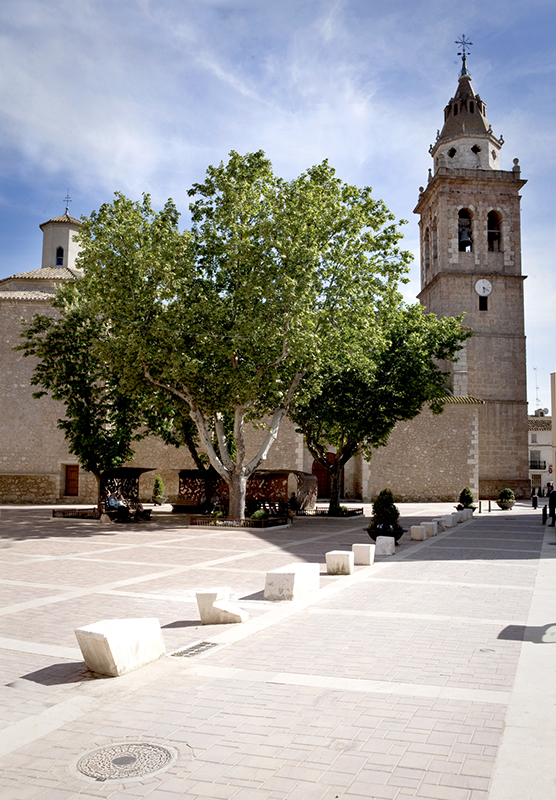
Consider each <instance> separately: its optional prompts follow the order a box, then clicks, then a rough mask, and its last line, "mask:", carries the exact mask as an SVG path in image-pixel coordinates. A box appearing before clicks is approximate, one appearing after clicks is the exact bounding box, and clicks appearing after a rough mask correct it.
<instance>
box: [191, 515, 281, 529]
mask: <svg viewBox="0 0 556 800" xmlns="http://www.w3.org/2000/svg"><path fill="white" fill-rule="evenodd" d="M288 521H289V520H288V518H287V517H269V518H268V519H226V518H224V517H221V518H219V517H208V516H204V515H203V516H197V517H191V523H190V524H191V525H202V526H203V527H211V528H275V527H276V526H278V525H287V524H288Z"/></svg>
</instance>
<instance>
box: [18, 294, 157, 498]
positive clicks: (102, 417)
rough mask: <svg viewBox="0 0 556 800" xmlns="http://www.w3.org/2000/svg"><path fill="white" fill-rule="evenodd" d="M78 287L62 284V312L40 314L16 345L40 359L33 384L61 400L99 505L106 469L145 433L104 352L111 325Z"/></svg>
mask: <svg viewBox="0 0 556 800" xmlns="http://www.w3.org/2000/svg"><path fill="white" fill-rule="evenodd" d="M78 291H79V290H78V287H77V286H76V285H70V286H65V287H63V288H61V289H60V290H59V292H58V293H57V295H56V296H55V297H54V299H53V301H52V305H53V306H54V308H55V309H57V311H58V316H56V317H51V316H46V315H39V314H36V315H35V316H34V317H33V320H32V322H31V323H30V324H29V325H27V327H25V328H24V329H23V331H22V333H21V336H22V338H23V340H24V341H23V344H21V345H20V346H19V347H18V348H16V349H17V350H22V351H23V355H24V356H25V357H30V356H33V357H35V358H37V359H38V363H37V364H36V366H35V368H34V371H33V377H32V378H31V385H32V386H40V387H41V388H40V389H39V390H38V391H36V392H34V393H33V397H35V398H40V397H43V396H44V395H47V394H49V395H50V396H51V397H52V398H53V399H54V400H58V401H60V402H61V403H63V405H64V407H65V418H63V419H59V420H58V427H59V428H60V429H61V430H62V431H64V434H65V437H66V440H67V442H68V449H69V451H70V453H73V455H75V456H76V457H77V458H78V460H79V463H80V464H81V466H82V468H83V469H84V470H85V471H86V472H90V473H92V474H93V475H94V476H95V478H96V479H97V486H98V504H99V510H100V508H101V500H102V498H101V496H100V490H101V477H102V473H103V472H104V471H105V470H107V469H113V468H115V467H119V466H121V465H122V464H123V463H125V462H126V461H129V460H130V459H131V458H132V457H133V449H132V447H131V443H132V442H133V441H136V440H138V439H140V438H141V437H142V435H143V434H139V433H137V429H138V427H139V423H140V418H139V414H138V406H137V403H135V402H134V400H133V398H131V397H130V396H129V395H126V394H125V393H123V392H122V391H121V390H120V387H119V382H118V380H117V379H116V378H115V376H114V375H113V374H112V371H111V367H110V363H109V362H105V361H103V360H102V358H101V356H100V352H99V344H101V343H102V341H103V339H104V338H105V337H106V336H107V330H106V328H105V326H104V324H103V322H102V321H101V320H100V319H99V318H98V317H97V316H96V315H94V314H91V313H89V310H88V308H87V306H86V305H84V304H80V303H79V302H77V299H78Z"/></svg>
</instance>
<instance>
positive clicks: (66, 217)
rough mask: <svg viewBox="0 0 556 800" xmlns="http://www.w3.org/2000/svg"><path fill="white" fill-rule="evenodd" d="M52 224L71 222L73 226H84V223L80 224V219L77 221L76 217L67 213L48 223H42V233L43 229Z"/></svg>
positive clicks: (53, 218)
mask: <svg viewBox="0 0 556 800" xmlns="http://www.w3.org/2000/svg"><path fill="white" fill-rule="evenodd" d="M51 222H71V223H72V224H73V225H78V226H79V227H81V225H83V223H82V222H80V221H79V220H78V219H75V217H70V215H69V214H68V212H67V211H66V213H65V214H62V216H61V217H52V219H49V220H47V221H46V222H42V223H41V224H40V225H39V228H40V229H41V231H42V229H43V228H44V226H45V225H49V224H50V223H51Z"/></svg>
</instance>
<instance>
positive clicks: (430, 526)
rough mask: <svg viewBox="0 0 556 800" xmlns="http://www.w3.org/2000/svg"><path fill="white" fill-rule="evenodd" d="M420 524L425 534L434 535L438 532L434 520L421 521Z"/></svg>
mask: <svg viewBox="0 0 556 800" xmlns="http://www.w3.org/2000/svg"><path fill="white" fill-rule="evenodd" d="M421 525H422V526H423V528H424V529H425V533H426V534H427V536H436V535H437V533H438V523H437V522H436V521H434V520H433V521H432V522H422V523H421Z"/></svg>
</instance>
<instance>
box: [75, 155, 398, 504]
mask: <svg viewBox="0 0 556 800" xmlns="http://www.w3.org/2000/svg"><path fill="white" fill-rule="evenodd" d="M189 194H190V196H191V197H192V203H191V205H190V209H191V218H192V227H191V230H190V231H185V232H183V233H181V232H180V231H179V229H178V216H179V215H178V212H177V209H176V208H175V206H174V204H173V202H172V201H171V200H169V201H168V202H167V203H166V205H165V207H164V209H163V210H162V211H161V212H159V213H155V212H154V211H153V209H152V207H151V203H150V199H149V197H148V196H147V195H145V196H144V197H143V201H142V202H140V203H139V202H133V201H131V200H128V199H127V198H125V197H124V196H123V195H121V194H117V195H116V196H115V199H114V201H113V203H111V204H104V205H103V206H102V207H101V208H100V209H99V211H98V212H94V213H93V214H92V215H91V217H90V218H89V219H85V220H83V226H82V228H81V230H80V234H79V238H80V243H81V245H82V248H83V249H82V251H81V254H80V256H79V260H78V266H80V267H81V268H83V269H84V272H85V275H84V278H83V280H82V281H80V291H79V295H80V298H81V302H83V303H86V304H87V305H88V307H90V308H92V309H93V311H94V313H96V315H97V318H98V319H99V320H101V321H102V324H103V325H104V326H105V328H106V330H109V331H110V336H109V337H106V338H105V339H103V340H102V342H101V343H100V350H101V352H102V354H103V358H104V359H105V360H109V361H110V363H111V365H113V367H114V371H116V372H117V374H118V376H119V380H120V387H121V388H122V391H123V392H124V393H125V394H126V395H127V396H130V397H134V398H136V403H137V406H138V408H140V409H141V413H142V416H143V418H146V419H148V425H149V427H150V428H151V429H155V430H157V432H158V431H160V433H161V434H162V435H164V436H165V437H166V439H165V440H166V441H172V442H173V443H179V442H180V439H181V440H182V441H184V442H185V443H187V444H188V446H189V447H190V449H191V448H193V450H192V452H194V451H195V449H196V448H197V446H200V448H201V449H202V450H203V451H204V452H205V453H206V454H207V455H208V458H209V459H210V463H211V464H212V466H213V467H214V468H215V469H216V470H217V471H218V473H219V474H220V475H221V477H222V478H224V480H225V481H226V482H227V483H228V486H229V487H230V514H231V515H232V516H234V517H242V516H243V514H244V498H245V485H246V480H247V477H248V476H249V475H250V474H251V473H252V472H253V471H254V469H255V468H256V467H257V465H258V464H259V463H260V461H261V460H262V459H264V458H265V457H266V454H267V452H268V450H269V448H270V446H271V445H272V443H273V441H274V440H275V438H276V435H277V432H278V428H279V426H280V423H281V420H282V418H283V416H284V415H285V414H286V413H287V411H288V409H289V407H290V404H291V402H292V399H293V398H294V397H295V395H296V393H297V392H298V390H300V382H301V381H302V379H303V377H304V376H305V375H307V374H308V373H309V372H311V373H312V375H313V379H312V382H311V383H309V382H308V383H307V384H306V385H304V386H303V388H301V393H302V394H304V393H305V392H306V391H309V390H310V391H311V392H312V391H313V390H314V387H315V385H319V384H320V383H321V382H322V381H321V379H320V378H319V377H317V376H318V375H319V371H320V369H321V367H327V368H328V369H331V367H332V366H333V367H334V369H337V367H338V365H339V364H340V363H343V361H344V360H345V356H346V353H349V354H350V366H351V368H353V369H355V370H361V369H365V365H366V364H367V353H368V351H369V348H371V347H373V346H375V345H376V347H378V348H379V349H380V347H379V345H380V340H381V338H382V337H383V332H382V330H381V329H380V326H377V324H376V321H377V317H378V315H380V314H384V313H386V311H387V309H388V308H390V307H392V306H396V305H397V304H398V303H399V302H400V295H399V293H398V290H397V286H398V283H399V281H400V280H402V281H403V280H405V279H406V278H405V275H406V273H407V269H408V264H409V262H410V260H411V255H410V254H409V253H407V252H404V251H402V250H400V249H399V247H398V242H399V240H400V238H401V233H400V232H399V230H398V228H397V227H396V225H395V221H394V218H393V216H392V215H391V214H390V212H389V211H388V210H387V209H386V207H385V206H384V204H383V203H382V202H381V201H380V200H374V199H373V198H372V197H371V190H370V189H369V188H368V187H365V188H363V189H358V188H357V187H354V186H349V185H347V184H344V183H343V182H342V181H340V180H339V179H338V178H336V177H335V174H334V170H333V169H332V168H331V167H330V166H329V164H328V163H327V162H326V161H325V162H323V163H322V164H320V165H317V166H315V167H312V168H310V169H309V170H307V172H305V173H303V174H302V175H300V176H299V177H298V178H295V179H294V180H291V181H284V180H281V179H280V178H278V177H276V176H275V175H274V173H273V171H272V165H271V164H270V162H269V161H268V160H267V159H266V158H265V157H264V154H263V153H262V152H260V151H259V152H257V153H250V154H247V155H245V156H241V155H239V154H238V153H235V152H232V153H231V154H230V159H229V161H228V163H227V164H224V163H221V164H220V165H218V166H216V167H209V168H208V169H207V173H206V179H205V181H204V182H203V183H198V184H195V185H194V186H193V188H192V189H191V190H190V192H189ZM145 382H149V383H150V384H151V387H153V391H154V390H155V393H154V395H153V396H154V398H155V403H154V404H151V406H152V408H153V409H154V411H153V414H152V415H151V417H149V413H148V408H149V404H150V396H149V393H148V392H146V390H145ZM168 406H173V407H174V410H173V411H172V412H171V413H170V414H165V413H164V411H163V409H165V408H168ZM187 415H189V418H190V420H191V421H192V422H193V423H194V425H195V429H196V430H195V431H194V432H193V431H192V429H191V425H190V422H189V420H188V419H187ZM268 416H270V422H269V423H263V422H262V420H263V418H264V417H268ZM153 417H154V418H153ZM250 421H252V422H255V423H257V424H260V425H261V426H263V427H265V435H264V437H263V441H262V444H261V446H260V449H259V451H258V452H257V453H256V454H255V455H254V457H252V458H251V460H250V461H249V460H248V459H247V457H246V446H245V438H244V426H245V424H246V423H247V422H250ZM185 423H187V424H185ZM157 426H158V428H157ZM188 426H189V427H188Z"/></svg>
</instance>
